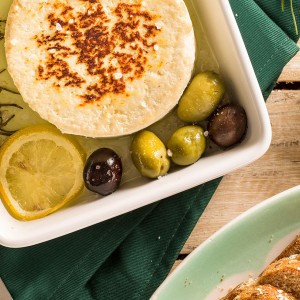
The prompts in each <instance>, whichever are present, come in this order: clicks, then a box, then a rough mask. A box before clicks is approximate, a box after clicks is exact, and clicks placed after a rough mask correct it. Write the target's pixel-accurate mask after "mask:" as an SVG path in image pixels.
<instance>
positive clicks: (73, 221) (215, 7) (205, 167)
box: [0, 0, 271, 247]
mask: <svg viewBox="0 0 300 300" xmlns="http://www.w3.org/2000/svg"><path fill="white" fill-rule="evenodd" d="M187 1H188V2H187V3H188V6H189V7H190V8H191V9H193V10H194V11H196V12H197V14H198V16H197V18H198V17H199V18H200V20H201V23H202V26H203V28H204V30H205V32H206V36H207V38H208V40H209V44H210V46H211V48H212V49H213V53H214V55H215V58H216V60H217V62H218V64H219V71H220V73H221V74H222V76H223V78H224V79H225V81H226V84H227V87H228V89H229V92H230V95H231V97H232V99H234V101H235V102H238V103H240V104H241V105H242V106H243V107H244V109H245V110H246V113H247V116H248V131H247V136H246V138H245V139H244V140H243V142H242V143H241V144H239V145H238V146H236V147H235V148H233V149H231V150H228V151H224V152H219V153H215V154H213V155H210V156H207V157H204V158H201V159H200V160H199V161H198V162H197V163H195V164H193V165H191V166H189V167H185V168H182V169H180V170H177V171H175V172H172V173H170V174H168V175H167V176H165V177H163V178H161V179H160V180H151V181H150V180H147V179H145V178H137V179H135V180H132V181H130V182H127V183H125V184H123V185H122V186H121V187H120V189H119V190H118V191H116V192H115V193H113V194H111V195H109V196H107V197H105V198H102V199H101V200H98V201H82V202H80V203H78V204H76V205H73V206H71V207H67V208H65V209H62V210H60V211H58V212H56V213H54V214H52V215H49V216H47V217H45V218H42V219H39V220H35V221H30V222H22V221H18V220H16V219H14V218H13V217H12V216H11V215H10V214H9V213H8V212H7V211H6V209H5V207H4V206H3V204H2V203H0V216H1V217H0V244H3V245H6V246H9V247H24V246H29V245H33V244H36V243H40V242H44V241H47V240H50V239H53V238H56V237H59V236H62V235H65V234H68V233H71V232H74V231H76V230H79V229H82V228H84V227H87V226H90V225H93V224H96V223H98V222H102V221H104V220H107V219H109V218H112V217H115V216H118V215H121V214H123V213H126V212H129V211H131V210H134V209H137V208H139V207H142V206H144V205H147V204H150V203H152V202H155V201H158V200H160V199H163V198H165V197H167V196H170V195H173V194H176V193H179V192H181V191H184V190H187V189H189V188H192V187H194V186H196V185H199V184H201V183H204V182H207V181H209V180H212V179H214V178H217V177H219V176H222V175H224V174H226V173H229V172H231V171H233V170H235V169H237V168H240V167H242V166H245V165H247V164H249V163H251V162H253V161H254V160H256V159H258V158H259V157H261V156H262V155H263V154H264V153H265V151H266V150H267V149H268V147H269V145H270V142H271V126H270V121H269V117H268V113H267V110H266V106H265V102H264V99H263V97H262V94H261V91H260V88H259V85H258V82H257V80H256V77H255V74H254V71H253V69H252V65H251V63H250V60H249V57H248V55H247V51H246V49H245V46H244V44H243V40H242V38H241V36H240V33H239V29H238V27H237V24H236V22H235V18H234V15H233V13H232V10H231V7H230V5H229V2H228V1H227V0H215V1H207V0H187ZM225 45H226V46H225Z"/></svg>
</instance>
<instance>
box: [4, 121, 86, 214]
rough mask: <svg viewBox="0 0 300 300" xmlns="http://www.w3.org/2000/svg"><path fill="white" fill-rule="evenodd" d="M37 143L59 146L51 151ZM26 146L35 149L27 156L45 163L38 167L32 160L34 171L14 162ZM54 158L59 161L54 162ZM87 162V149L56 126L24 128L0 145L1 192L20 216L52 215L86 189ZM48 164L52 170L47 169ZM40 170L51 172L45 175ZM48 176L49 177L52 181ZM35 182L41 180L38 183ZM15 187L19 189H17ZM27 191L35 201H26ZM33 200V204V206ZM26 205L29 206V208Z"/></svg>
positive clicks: (13, 210)
mask: <svg viewBox="0 0 300 300" xmlns="http://www.w3.org/2000/svg"><path fill="white" fill-rule="evenodd" d="M38 144H40V145H39V146H40V147H42V146H44V145H48V146H49V145H50V146H52V145H53V144H54V145H56V148H55V149H54V150H53V152H52V153H51V149H43V148H41V149H34V148H35V147H36V148H38V147H37V146H36V145H38ZM26 147H27V148H29V150H30V147H32V148H33V150H35V151H33V153H32V156H31V157H27V158H28V160H31V162H32V161H33V162H40V163H41V164H43V166H39V165H38V163H36V164H37V165H36V166H35V165H34V163H33V166H34V169H35V170H33V171H32V170H29V169H30V168H28V167H26V166H22V165H21V166H20V167H17V168H16V167H15V166H14V165H13V164H14V163H15V161H16V160H17V159H16V158H15V157H16V155H20V156H22V155H23V156H24V153H22V151H21V150H23V152H25V154H26V150H27V149H26ZM57 149H58V150H57ZM20 152H21V153H20ZM34 152H35V153H34ZM36 152H41V153H36ZM49 152H50V153H49ZM61 154H62V155H61ZM43 155H45V160H46V162H44V157H41V156H43ZM53 157H55V158H56V159H57V160H58V162H56V161H51V159H52V158H53ZM84 161H85V155H84V152H83V150H82V149H81V148H80V146H79V145H78V144H77V142H76V141H75V140H73V139H72V138H71V137H69V136H65V135H62V134H61V132H60V131H59V130H58V129H56V128H55V127H54V126H51V125H36V126H30V127H27V128H25V129H21V130H19V131H18V132H17V133H15V134H14V135H12V136H11V137H10V138H9V139H8V140H7V141H6V142H5V143H4V144H3V145H2V147H1V148H0V194H1V198H2V202H3V203H4V205H5V206H6V208H7V209H8V211H9V212H10V213H11V214H12V215H13V216H14V217H15V218H17V219H21V220H34V219H38V218H41V217H44V216H46V215H49V214H50V213H52V212H54V211H56V210H58V209H59V208H61V207H63V206H65V205H66V204H68V203H70V202H71V201H72V200H74V199H75V198H76V197H77V196H78V195H79V194H80V192H81V191H82V190H83V186H84V184H83V179H82V171H83V167H84ZM47 163H48V164H49V167H50V168H49V169H47ZM19 164H20V162H19ZM29 165H30V164H29ZM42 167H43V168H42ZM40 169H44V170H48V171H47V172H46V174H43V173H42V172H41V170H40ZM51 172H52V173H51ZM10 173H12V175H11V174H10ZM44 173H45V172H44ZM47 176H48V177H49V178H47ZM18 179H19V180H18ZM47 179H49V183H48V181H47ZM27 181H28V182H27ZM51 181H52V182H54V183H56V184H55V186H51ZM11 182H12V183H13V182H15V183H16V184H15V186H12V183H11ZM36 182H41V183H40V185H38V186H35V184H36ZM48 184H49V186H48ZM31 185H33V186H31ZM14 189H15V190H17V192H16V191H15V192H14ZM38 189H40V190H38ZM26 194H30V195H31V196H32V198H34V199H35V201H33V199H29V198H28V201H27V200H26V199H25V200H24V199H23V196H24V197H26ZM16 195H19V196H20V197H19V199H16V197H15V196H16ZM48 195H50V196H49V199H48V198H47V196H48ZM51 195H52V196H53V197H54V198H56V201H55V203H51ZM39 197H40V198H39ZM20 199H21V200H20ZM39 201H40V203H39ZM20 203H21V205H20ZM28 203H29V204H28ZM30 203H34V204H31V206H30ZM24 207H25V209H24ZM27 207H30V209H29V210H27Z"/></svg>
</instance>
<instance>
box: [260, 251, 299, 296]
mask: <svg viewBox="0 0 300 300" xmlns="http://www.w3.org/2000/svg"><path fill="white" fill-rule="evenodd" d="M258 283H259V284H271V285H273V286H275V287H277V288H278V289H282V290H284V291H286V292H288V293H290V294H292V295H293V296H294V297H295V298H296V299H300V255H297V254H296V255H291V256H289V257H284V258H281V259H279V260H277V261H275V262H273V263H272V264H270V265H269V266H268V267H267V268H266V269H265V271H264V272H263V273H262V274H261V275H260V276H259V278H258Z"/></svg>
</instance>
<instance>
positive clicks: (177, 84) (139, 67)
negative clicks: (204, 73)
mask: <svg viewBox="0 0 300 300" xmlns="http://www.w3.org/2000/svg"><path fill="white" fill-rule="evenodd" d="M5 51H6V58H7V62H8V71H9V73H10V75H11V76H12V78H13V80H14V83H15V85H16V87H17V88H18V90H19V91H20V93H21V95H22V97H23V99H24V101H25V102H27V103H28V105H29V106H30V107H31V108H32V109H33V110H34V111H36V112H38V113H39V114H40V116H41V117H42V118H43V119H45V120H47V121H49V122H50V123H52V124H54V125H55V126H57V127H58V128H59V129H60V130H61V131H62V132H63V133H69V134H77V135H83V136H89V137H115V136H121V135H127V134H131V133H133V132H136V131H138V130H141V129H143V128H145V127H147V126H149V125H151V124H153V123H154V122H156V121H158V120H160V119H161V118H163V117H164V116H165V115H166V114H167V113H168V112H170V110H171V109H173V108H174V107H175V106H176V104H177V103H178V101H179V99H180V97H181V95H182V93H183V91H184V89H185V88H186V86H187V84H188V82H189V80H190V78H191V75H192V72H193V67H194V61H195V37H194V31H193V27H192V22H191V19H190V16H189V14H188V11H187V8H186V6H185V4H184V1H183V0H122V1H120V0H101V1H100V0H97V1H96V0H95V1H87V0H47V1H45V0H35V1H32V0H14V1H13V3H12V6H11V8H10V12H9V15H8V19H7V23H6V31H5Z"/></svg>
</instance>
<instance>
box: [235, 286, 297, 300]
mask: <svg viewBox="0 0 300 300" xmlns="http://www.w3.org/2000/svg"><path fill="white" fill-rule="evenodd" d="M254 299H256V300H296V298H295V297H293V296H292V295H290V294H288V293H286V292H284V291H283V290H281V289H278V288H276V287H274V286H272V285H269V284H266V285H252V286H249V287H248V288H246V289H244V290H243V291H242V292H241V293H240V294H239V295H238V296H236V297H235V298H234V299H233V300H254Z"/></svg>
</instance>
